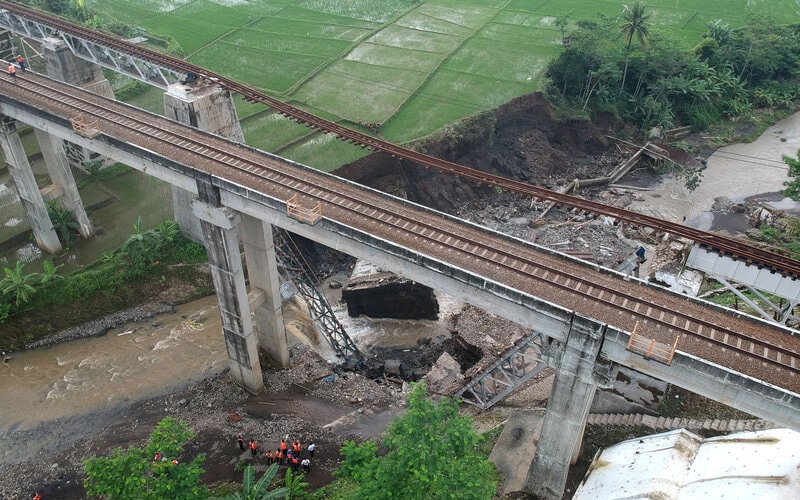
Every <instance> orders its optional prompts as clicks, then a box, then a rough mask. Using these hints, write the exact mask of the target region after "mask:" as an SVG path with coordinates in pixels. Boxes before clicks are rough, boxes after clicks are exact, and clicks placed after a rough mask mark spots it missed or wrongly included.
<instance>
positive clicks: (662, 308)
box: [0, 72, 800, 391]
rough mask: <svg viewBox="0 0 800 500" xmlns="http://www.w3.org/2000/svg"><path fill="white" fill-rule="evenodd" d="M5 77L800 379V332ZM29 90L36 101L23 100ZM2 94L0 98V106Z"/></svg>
mask: <svg viewBox="0 0 800 500" xmlns="http://www.w3.org/2000/svg"><path fill="white" fill-rule="evenodd" d="M17 80H18V83H17V84H13V83H10V82H9V81H7V80H3V81H2V84H1V85H2V90H3V92H2V94H5V95H9V96H14V95H15V94H24V95H20V97H22V98H24V100H25V101H26V102H30V101H31V100H32V99H33V100H34V101H35V102H36V107H37V108H41V109H45V110H48V111H50V112H52V113H54V114H56V115H57V116H61V117H64V118H65V119H67V118H70V117H73V116H77V115H83V116H85V117H88V118H89V120H90V121H93V120H95V119H96V120H98V122H99V123H100V129H101V130H102V131H103V133H107V134H109V135H111V136H113V137H115V138H117V139H120V140H124V141H126V142H131V143H134V144H137V145H139V146H141V147H145V148H147V149H149V150H152V151H156V152H158V153H159V154H161V155H163V156H165V157H168V158H170V159H172V160H173V161H176V162H179V163H181V164H184V165H192V166H193V167H195V168H197V169H199V170H202V171H204V172H206V173H209V174H211V175H215V176H219V177H221V178H225V179H228V180H230V181H233V182H236V183H238V184H241V185H244V186H247V187H250V188H252V189H256V190H258V191H261V192H263V193H265V194H268V195H270V196H274V197H276V198H278V199H280V200H283V201H285V200H287V199H289V198H290V197H292V196H294V195H297V196H298V197H299V198H300V200H301V203H304V204H305V203H307V204H309V205H312V204H316V203H317V202H320V203H321V204H322V206H323V213H324V214H325V216H326V217H328V218H331V219H333V220H338V221H340V222H344V223H346V224H348V225H350V226H352V227H356V228H357V229H360V230H362V231H365V232H369V233H371V234H374V235H376V236H379V237H382V238H384V239H388V240H390V241H394V242H398V243H400V244H403V245H405V246H407V247H409V248H413V249H415V250H417V251H419V252H421V253H424V254H426V255H430V256H433V257H436V258H439V259H442V260H445V261H447V262H451V263H454V264H457V265H459V266H460V267H462V268H464V269H468V270H470V271H473V272H475V273H477V274H479V275H481V276H486V277H490V278H492V279H494V280H496V281H499V282H501V283H504V284H507V285H509V286H512V287H513V288H516V289H519V290H521V291H523V292H526V293H529V294H531V295H534V296H537V297H541V298H545V299H547V300H550V301H551V302H556V303H558V304H560V305H562V306H564V307H568V308H571V309H573V310H575V311H577V312H578V313H580V314H583V315H585V316H589V317H592V318H595V319H597V320H600V321H603V322H605V323H608V324H610V325H613V326H616V327H619V328H621V329H623V330H626V331H632V329H633V326H634V324H635V323H636V322H639V323H640V330H643V331H645V332H647V333H646V334H647V336H649V337H652V338H656V339H658V340H659V341H662V342H665V343H669V344H671V343H672V342H673V341H674V339H675V338H676V337H678V338H679V339H680V348H681V350H683V351H686V352H689V353H692V354H695V355H698V356H701V357H704V358H706V359H709V360H711V361H715V362H718V363H720V364H722V365H725V366H731V367H733V368H735V369H737V370H739V371H742V372H744V373H747V374H749V375H751V376H754V377H756V378H760V379H763V380H766V381H769V382H771V383H774V384H776V385H779V386H782V387H787V388H791V389H792V390H795V391H797V389H798V387H800V377H798V372H800V359H799V358H800V337H795V336H792V335H788V334H786V333H785V332H783V331H780V330H778V329H776V328H773V327H770V326H769V325H767V324H765V323H763V322H758V321H754V320H751V319H747V318H741V317H735V316H731V315H730V314H727V313H723V312H722V311H719V310H716V309H713V308H709V307H707V306H703V305H702V304H699V303H697V302H695V301H690V300H686V299H685V298H683V297H681V296H678V295H676V294H673V293H671V292H667V291H664V290H660V289H656V288H654V287H649V286H645V285H642V284H639V283H638V282H629V281H625V280H622V279H620V278H619V277H617V276H616V275H613V274H610V273H608V272H603V271H600V270H599V269H597V268H594V267H592V266H588V265H586V264H582V263H578V262H576V261H572V260H568V259H564V258H562V257H559V256H556V255H552V254H549V253H546V252H542V251H540V250H538V249H537V248H536V247H534V246H532V245H527V244H524V243H523V242H521V241H519V240H515V239H513V238H510V237H508V236H505V235H502V234H499V233H495V232H492V231H489V230H486V229H483V228H479V227H478V226H474V225H471V224H466V223H462V222H459V221H457V220H455V219H452V218H447V217H443V216H441V215H438V214H436V213H434V212H431V211H427V210H422V209H417V208H415V207H414V206H413V205H411V204H407V203H401V202H399V201H396V200H394V199H392V198H389V197H387V196H385V195H381V194H378V193H375V192H372V191H367V190H364V189H363V188H360V187H358V186H356V185H354V184H352V183H349V182H347V181H344V180H341V179H338V178H336V177H332V176H329V175H327V174H322V173H321V172H318V171H315V170H313V169H309V168H303V167H299V166H296V165H289V164H287V163H286V162H284V161H281V160H280V159H278V158H273V157H270V156H266V155H263V154H261V153H258V152H256V151H254V150H252V149H250V148H247V147H246V146H240V145H236V144H233V143H230V142H228V141H224V140H221V139H219V138H216V137H214V136H210V135H208V134H205V133H203V132H201V131H198V130H196V129H192V128H190V127H186V126H182V125H179V124H176V123H174V122H171V121H169V120H166V119H164V118H162V117H159V116H156V115H151V114H149V113H145V112H143V111H140V110H137V109H135V108H131V107H129V106H126V105H124V104H122V103H118V102H115V101H109V100H106V99H104V98H102V97H99V96H96V95H94V94H91V93H88V92H85V91H81V90H79V89H74V88H70V87H66V86H63V85H60V84H57V83H54V82H52V81H50V80H47V79H45V78H42V77H39V76H38V75H35V74H31V73H27V72H25V73H21V74H19V75H18V76H17ZM31 94H34V95H35V98H32V97H31ZM2 99H4V97H2V96H0V102H2Z"/></svg>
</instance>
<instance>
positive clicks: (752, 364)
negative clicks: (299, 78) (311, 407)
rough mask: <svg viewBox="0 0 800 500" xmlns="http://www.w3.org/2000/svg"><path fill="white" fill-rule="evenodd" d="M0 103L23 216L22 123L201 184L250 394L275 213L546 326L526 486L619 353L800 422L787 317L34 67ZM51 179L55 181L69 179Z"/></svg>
mask: <svg viewBox="0 0 800 500" xmlns="http://www.w3.org/2000/svg"><path fill="white" fill-rule="evenodd" d="M0 114H2V116H3V128H2V133H1V134H0V144H2V147H3V152H4V154H5V156H6V159H7V163H8V166H9V168H10V169H11V170H12V172H16V173H15V180H17V183H18V186H19V188H20V195H21V198H22V199H23V202H24V204H25V205H26V210H27V211H28V213H29V216H30V217H35V216H36V213H37V210H40V209H41V207H43V206H44V202H43V201H42V198H41V193H40V191H39V190H38V188H36V184H35V180H34V181H33V184H32V185H31V184H30V183H26V181H25V175H26V174H24V172H29V171H30V165H29V164H28V162H27V158H26V156H25V153H24V150H23V149H22V144H21V141H20V140H19V137H18V133H17V127H16V124H17V122H22V123H25V124H28V125H30V126H31V127H33V128H34V129H35V130H36V131H37V138H38V139H39V140H40V142H49V143H50V144H53V143H56V142H57V141H59V140H66V141H70V142H73V143H75V144H78V145H80V146H82V147H85V148H87V149H89V150H92V151H96V152H98V153H100V154H102V155H105V156H108V157H110V158H113V159H115V160H116V161H119V162H121V163H124V164H127V165H130V166H132V167H133V168H136V169H139V170H141V171H143V172H146V173H147V174H149V175H153V176H155V177H158V178H159V179H162V180H164V181H167V182H169V183H171V184H173V185H174V186H178V187H180V188H181V189H183V190H185V191H187V192H189V193H191V194H192V195H193V198H192V200H191V202H190V205H191V213H192V214H193V216H194V217H196V218H197V219H198V220H199V221H200V225H201V228H202V233H203V239H204V243H205V246H206V248H207V250H208V253H209V261H210V263H211V267H212V272H213V277H214V283H215V287H216V289H217V296H218V300H219V303H220V311H221V314H222V319H223V335H224V337H225V340H226V345H227V347H228V355H229V360H230V366H231V374H232V377H233V378H234V380H236V381H237V382H238V383H239V384H241V385H243V386H244V387H245V388H247V389H248V390H249V391H251V392H259V391H260V390H261V388H262V384H263V382H262V378H261V371H260V366H259V364H258V357H257V348H258V347H259V346H261V347H262V348H263V349H265V350H266V351H267V352H268V353H269V354H270V356H272V357H273V358H274V359H276V360H277V361H278V362H282V363H284V364H285V363H286V362H287V361H288V352H287V348H286V333H285V330H284V328H283V319H282V317H281V312H280V292H279V289H278V288H279V282H278V279H279V278H278V274H277V269H276V262H275V255H274V248H273V243H272V228H273V226H275V227H280V228H282V229H285V230H287V231H290V232H293V233H296V234H299V235H302V236H304V237H306V238H309V239H311V240H313V241H316V242H319V243H321V244H324V245H326V246H329V247H332V248H335V249H337V250H339V251H343V252H346V253H348V254H350V255H353V256H356V257H359V258H362V259H365V260H368V261H370V262H373V263H375V264H377V265H379V266H381V267H383V268H385V269H389V270H391V271H393V272H396V273H398V274H401V275H404V276H406V277H408V278H410V279H413V280H415V281H418V282H420V283H423V284H426V285H428V286H431V287H435V288H437V289H440V290H442V291H444V292H446V293H448V294H450V295H452V296H454V297H458V298H461V299H463V300H465V301H467V302H470V303H472V304H475V305H477V306H479V307H482V308H484V309H487V310H490V311H492V312H493V313H494V314H497V315H499V316H502V317H504V318H507V319H509V320H511V321H514V322H517V323H519V324H521V325H524V326H526V327H528V328H530V329H531V330H532V331H534V332H537V333H540V334H541V335H542V336H543V337H544V338H545V339H546V341H545V342H544V344H543V349H542V357H543V358H544V359H545V360H547V361H548V362H549V363H550V364H552V365H553V366H554V367H555V368H556V370H557V376H556V381H555V386H554V393H553V395H552V396H551V398H550V402H549V403H548V411H547V416H546V417H545V422H544V428H543V431H542V438H541V440H540V443H539V447H538V449H537V454H536V458H535V459H534V462H533V464H532V466H531V469H530V476H529V481H528V487H529V489H530V491H531V492H536V493H539V494H542V495H545V496H550V497H553V498H555V497H558V496H559V495H560V493H561V491H562V489H563V487H564V484H565V481H566V471H567V468H568V465H569V462H570V458H571V455H572V451H573V449H575V447H576V446H578V445H579V440H580V436H581V432H582V429H583V426H584V423H585V417H586V414H587V412H588V408H589V405H590V403H591V400H592V397H593V394H594V391H595V389H596V387H597V386H598V385H603V384H604V383H605V381H606V380H607V378H608V376H609V373H610V370H611V369H612V367H613V365H614V364H620V365H624V366H628V367H630V368H633V369H635V370H638V371H641V372H643V373H647V374H649V375H652V376H655V377H657V378H660V379H662V380H665V381H667V382H670V383H673V384H675V385H678V386H681V387H684V388H686V389H688V390H691V391H694V392H696V393H698V394H701V395H704V396H706V397H710V398H712V399H715V400H717V401H721V402H723V403H725V404H729V405H732V406H735V407H737V408H740V409H742V410H744V411H747V412H749V413H751V414H753V415H757V416H759V417H762V418H765V419H768V420H771V421H773V422H775V423H777V424H779V425H784V426H787V427H789V428H793V429H797V430H800V395H798V394H797V391H798V387H800V379H798V371H800V361H798V357H799V356H800V354H798V352H799V350H800V340H799V339H798V337H797V336H796V332H794V331H792V330H789V329H786V328H783V327H780V326H778V325H775V324H773V323H769V322H766V321H762V320H758V319H755V318H752V317H749V316H746V315H742V314H738V313H736V312H734V311H731V310H727V309H723V308H720V307H717V306H714V305H712V304H710V303H707V302H704V301H700V300H696V299H692V298H688V297H685V296H681V295H677V294H674V293H672V292H670V291H669V290H665V289H662V288H659V287H655V286H653V285H650V284H647V283H645V282H642V281H639V280H636V279H631V278H629V277H626V276H623V275H620V274H617V273H615V272H613V271H609V270H606V269H603V268H600V267H599V266H593V265H589V264H586V263H584V262H581V261H578V260H575V259H571V258H569V257H568V256H564V255H561V254H558V253H556V252H552V251H549V250H547V249H544V248H541V247H538V246H535V245H533V244H529V243H526V242H523V241H521V240H517V239H514V238H511V237H509V236H507V235H503V234H500V233H497V232H494V231H491V230H489V229H486V228H483V227H479V226H476V225H473V224H470V223H468V222H465V221H463V220H459V219H456V218H454V217H450V216H448V215H445V214H442V213H439V212H436V211H433V210H430V209H427V208H425V207H422V206H419V205H415V204H413V203H410V202H407V201H404V200H401V199H398V198H394V197H392V196H390V195H387V194H385V193H381V192H378V191H375V190H371V189H369V188H366V187H363V186H360V185H357V184H355V183H351V182H348V181H346V180H343V179H341V178H338V177H335V176H332V175H329V174H325V173H322V172H319V171H316V170H314V169H311V168H308V167H305V166H303V165H299V164H297V163H294V162H291V161H289V160H285V159H282V158H279V157H276V156H273V155H270V154H267V153H264V152H261V151H258V150H255V149H252V148H249V147H247V146H245V145H243V144H241V143H237V142H232V141H229V140H226V139H224V138H222V137H220V136H217V135H213V134H209V133H205V132H202V131H200V130H198V129H196V128H192V127H188V126H185V125H181V124H179V123H177V122H174V121H171V120H167V119H165V118H163V117H161V116H158V115H154V114H151V113H147V112H145V111H142V110H139V109H136V108H133V107H131V106H128V105H125V104H123V103H120V102H117V101H114V100H110V99H108V98H105V97H102V96H98V95H96V94H94V93H90V92H87V91H84V90H82V89H80V88H77V87H74V86H69V85H65V84H62V83H59V82H56V81H54V80H51V79H49V78H46V77H44V76H41V75H38V74H33V73H30V72H24V73H20V74H18V76H17V81H16V82H12V81H10V79H9V78H8V77H7V76H6V77H4V78H3V79H2V81H0ZM76 117H80V120H79V123H80V125H79V126H77V127H76ZM48 156H50V157H51V159H50V161H51V162H53V163H57V164H63V163H64V162H66V159H65V158H64V153H63V150H62V151H59V150H58V149H56V148H52V149H51V150H50V151H49V152H48ZM56 170H58V169H56ZM62 170H63V169H62ZM21 172H23V173H21ZM29 175H30V178H32V177H33V176H32V173H30V174H29ZM55 177H56V176H54V180H55V183H58V182H69V180H68V179H66V180H64V178H63V176H62V178H61V180H58V179H55ZM73 183H74V181H73ZM58 190H59V191H63V192H69V191H71V188H70V187H69V186H59V189H58ZM37 207H38V208H37ZM240 240H241V243H242V244H243V245H244V250H245V251H244V255H245V262H242V261H241V258H240V253H239V242H240ZM245 265H246V267H247V270H248V271H249V277H250V284H251V289H250V291H249V292H248V290H247V289H246V288H245V278H244V271H243V270H244V267H245ZM251 313H252V316H251ZM251 318H255V319H254V320H253V319H251ZM637 325H638V326H637ZM634 329H638V331H639V332H640V333H641V334H643V335H644V336H646V337H647V338H652V339H654V340H657V341H658V342H659V343H663V344H671V343H672V342H673V341H674V339H675V338H679V339H680V349H679V350H678V351H676V352H675V353H674V356H673V357H672V359H671V362H670V363H669V364H666V363H664V362H662V361H658V360H656V359H654V358H653V357H648V356H646V355H643V354H642V353H637V352H635V351H632V350H629V349H628V347H629V343H630V342H629V341H630V339H631V333H630V332H632V331H633V330H634Z"/></svg>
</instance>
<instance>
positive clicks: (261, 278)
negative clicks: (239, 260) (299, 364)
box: [241, 215, 289, 368]
mask: <svg viewBox="0 0 800 500" xmlns="http://www.w3.org/2000/svg"><path fill="white" fill-rule="evenodd" d="M241 228H242V231H241V235H242V244H243V245H244V257H245V261H246V263H247V275H248V277H249V278H250V308H251V310H252V311H253V313H254V314H255V330H256V335H257V336H258V345H259V346H261V348H262V349H263V350H264V351H266V352H267V354H268V355H269V357H270V358H272V360H273V361H275V362H276V363H278V364H279V365H281V366H282V367H284V368H285V367H287V366H289V346H288V342H287V339H286V325H285V324H284V322H283V311H282V310H281V306H282V305H283V298H282V297H281V291H280V275H279V274H278V264H277V257H276V255H275V244H274V242H273V240H272V225H271V224H269V223H267V222H263V221H261V220H259V219H256V218H254V217H250V216H248V215H242V225H241Z"/></svg>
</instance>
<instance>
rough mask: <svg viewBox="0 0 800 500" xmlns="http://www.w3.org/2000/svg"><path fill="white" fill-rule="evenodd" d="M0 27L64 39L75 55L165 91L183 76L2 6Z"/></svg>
mask: <svg viewBox="0 0 800 500" xmlns="http://www.w3.org/2000/svg"><path fill="white" fill-rule="evenodd" d="M0 29H6V30H9V31H11V32H13V33H15V34H17V35H19V36H23V37H25V38H31V39H34V40H37V41H39V42H43V41H44V39H45V38H57V39H59V40H63V41H64V43H66V45H67V47H69V49H70V51H72V54H73V55H75V56H76V57H79V58H81V59H84V60H86V61H89V62H92V63H94V64H97V65H99V66H102V67H104V68H107V69H110V70H112V71H116V72H118V73H122V74H124V75H127V76H129V77H131V78H133V79H135V80H139V81H140V82H144V83H147V84H150V85H154V86H156V87H159V88H161V89H164V90H166V89H167V88H168V87H169V86H170V85H171V84H174V83H178V82H179V81H180V80H181V79H182V78H184V76H185V75H183V74H182V73H180V72H177V71H175V70H174V69H171V68H169V67H167V66H164V65H161V64H158V63H156V62H153V61H147V60H144V59H140V58H137V57H135V56H132V55H130V54H128V53H126V52H123V51H121V50H118V49H115V48H113V47H109V46H107V45H103V44H102V43H100V42H97V41H95V40H90V39H88V38H84V37H81V36H79V35H75V34H69V33H63V32H61V31H59V30H58V29H56V28H55V27H53V26H50V25H48V24H46V23H43V22H41V21H37V20H32V19H27V18H25V17H23V16H20V15H18V14H15V13H13V12H9V11H8V10H5V9H0Z"/></svg>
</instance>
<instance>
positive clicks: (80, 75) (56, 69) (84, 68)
mask: <svg viewBox="0 0 800 500" xmlns="http://www.w3.org/2000/svg"><path fill="white" fill-rule="evenodd" d="M42 55H43V57H44V64H45V73H46V74H47V76H49V77H50V78H52V79H54V80H59V81H62V82H65V83H69V84H70V85H75V86H77V87H81V88H83V89H86V90H88V91H89V92H92V93H94V94H97V95H101V96H103V97H107V98H109V99H114V98H115V96H114V90H113V89H112V88H111V84H110V83H109V82H108V80H106V77H105V76H104V75H103V69H102V68H101V67H100V66H98V65H96V64H94V63H92V62H89V61H86V60H84V59H81V58H79V57H76V56H75V55H73V53H72V51H71V50H70V48H69V46H68V45H67V44H66V42H64V40H61V39H60V38H45V39H43V41H42ZM63 145H64V151H65V153H66V155H67V159H68V161H69V162H70V163H72V164H73V165H75V166H78V167H80V166H81V165H83V163H85V162H87V161H90V160H92V159H98V160H101V161H102V160H104V159H103V158H100V157H99V156H97V155H94V156H93V154H92V151H89V150H88V149H86V148H83V147H81V146H78V145H77V144H73V143H71V142H64V143H63Z"/></svg>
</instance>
